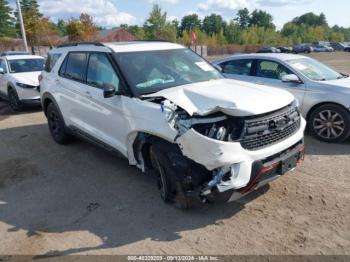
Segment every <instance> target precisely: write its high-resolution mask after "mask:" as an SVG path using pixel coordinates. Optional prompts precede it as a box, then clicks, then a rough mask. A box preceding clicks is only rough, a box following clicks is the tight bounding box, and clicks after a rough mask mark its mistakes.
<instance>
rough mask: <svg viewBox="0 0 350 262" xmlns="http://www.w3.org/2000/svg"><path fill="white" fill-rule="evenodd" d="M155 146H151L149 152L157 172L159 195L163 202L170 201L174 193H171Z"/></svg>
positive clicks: (169, 181) (168, 180) (169, 184)
mask: <svg viewBox="0 0 350 262" xmlns="http://www.w3.org/2000/svg"><path fill="white" fill-rule="evenodd" d="M155 151H156V150H155V148H154V147H153V146H151V148H150V154H151V161H152V165H153V168H154V169H155V170H156V172H157V186H158V189H159V193H160V197H161V198H162V200H163V201H164V202H165V203H172V202H173V200H174V194H173V193H172V185H171V180H170V179H169V178H168V175H167V173H166V170H165V167H164V166H163V165H162V164H161V160H160V159H159V157H158V155H157V153H156V152H155Z"/></svg>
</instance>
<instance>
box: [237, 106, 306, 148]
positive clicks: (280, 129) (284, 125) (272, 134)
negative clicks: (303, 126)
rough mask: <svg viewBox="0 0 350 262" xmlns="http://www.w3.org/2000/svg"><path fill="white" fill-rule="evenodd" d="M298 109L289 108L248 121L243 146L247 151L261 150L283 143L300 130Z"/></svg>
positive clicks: (294, 107) (246, 121)
mask: <svg viewBox="0 0 350 262" xmlns="http://www.w3.org/2000/svg"><path fill="white" fill-rule="evenodd" d="M300 123H301V118H300V113H299V111H298V108H297V107H296V106H294V105H290V106H287V107H285V108H283V109H281V110H278V111H277V112H274V113H271V114H267V115H265V116H263V117H259V118H253V119H246V120H245V124H244V131H243V136H242V138H241V145H242V147H243V148H244V149H247V150H259V149H262V148H265V147H267V146H270V145H273V144H276V143H278V142H279V141H282V140H284V139H286V138H288V137H290V136H292V135H293V134H295V133H296V132H297V131H298V130H299V128H300Z"/></svg>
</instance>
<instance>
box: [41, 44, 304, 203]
mask: <svg viewBox="0 0 350 262" xmlns="http://www.w3.org/2000/svg"><path fill="white" fill-rule="evenodd" d="M45 68H46V69H45V70H47V71H43V73H42V80H41V83H40V86H41V101H42V106H43V110H44V112H45V114H46V116H47V118H48V125H49V129H50V132H51V135H52V137H53V139H54V140H55V141H56V142H57V143H59V144H67V143H69V142H71V141H72V135H75V136H80V137H83V138H85V139H87V140H89V141H92V142H94V143H96V144H98V145H101V146H102V147H104V148H107V149H111V150H113V151H118V152H120V153H121V154H122V155H123V156H125V157H126V158H127V159H128V161H129V163H130V165H135V166H137V167H138V168H139V169H141V170H142V171H143V172H146V171H148V170H155V171H157V172H156V173H157V174H158V185H159V188H160V192H161V197H162V198H163V199H164V201H167V202H168V201H170V202H175V203H177V204H178V206H181V207H187V206H189V205H190V203H193V200H202V201H206V200H208V199H216V197H219V198H224V199H225V200H228V201H233V200H235V199H238V198H240V197H242V196H244V195H245V194H247V193H249V192H251V191H253V190H255V189H257V188H259V187H261V186H263V185H264V184H266V183H268V182H270V181H272V180H274V179H276V178H278V177H279V176H281V175H283V174H285V173H286V172H288V171H290V170H292V169H294V168H295V167H296V166H297V164H298V163H299V162H301V161H302V159H303V152H304V146H303V134H304V128H305V125H306V122H305V120H304V119H303V118H302V117H301V116H300V114H299V111H298V108H297V105H296V101H295V99H294V97H293V96H292V95H291V94H289V93H288V92H285V91H282V90H279V89H276V88H269V89H267V88H262V87H261V86H258V85H255V84H249V83H244V82H240V81H234V80H229V79H225V78H224V77H223V76H222V75H221V74H220V73H219V72H218V71H217V70H216V69H215V68H214V67H213V66H211V65H210V64H208V63H207V62H206V61H205V60H203V59H202V58H201V57H200V56H198V55H197V54H195V53H194V52H192V51H191V50H189V49H187V48H185V47H183V46H181V45H177V44H172V43H166V42H130V43H108V44H86V43H85V44H75V45H74V44H73V45H64V46H61V47H59V48H56V49H53V50H52V51H51V52H50V54H49V57H48V60H47V66H46V67H45Z"/></svg>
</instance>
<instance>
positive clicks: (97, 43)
mask: <svg viewBox="0 0 350 262" xmlns="http://www.w3.org/2000/svg"><path fill="white" fill-rule="evenodd" d="M78 45H95V46H105V45H104V44H102V43H100V42H75V43H67V44H61V45H58V46H57V47H56V48H63V47H70V46H78Z"/></svg>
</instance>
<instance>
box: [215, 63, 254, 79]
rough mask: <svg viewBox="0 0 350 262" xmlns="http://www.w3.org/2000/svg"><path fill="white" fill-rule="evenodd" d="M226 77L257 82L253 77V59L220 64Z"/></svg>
mask: <svg viewBox="0 0 350 262" xmlns="http://www.w3.org/2000/svg"><path fill="white" fill-rule="evenodd" d="M219 66H220V67H221V68H222V73H223V75H224V76H225V77H227V78H231V79H236V80H241V81H248V82H253V81H254V80H256V79H255V78H254V77H253V76H252V69H253V59H234V60H229V61H225V62H222V63H220V64H219Z"/></svg>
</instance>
